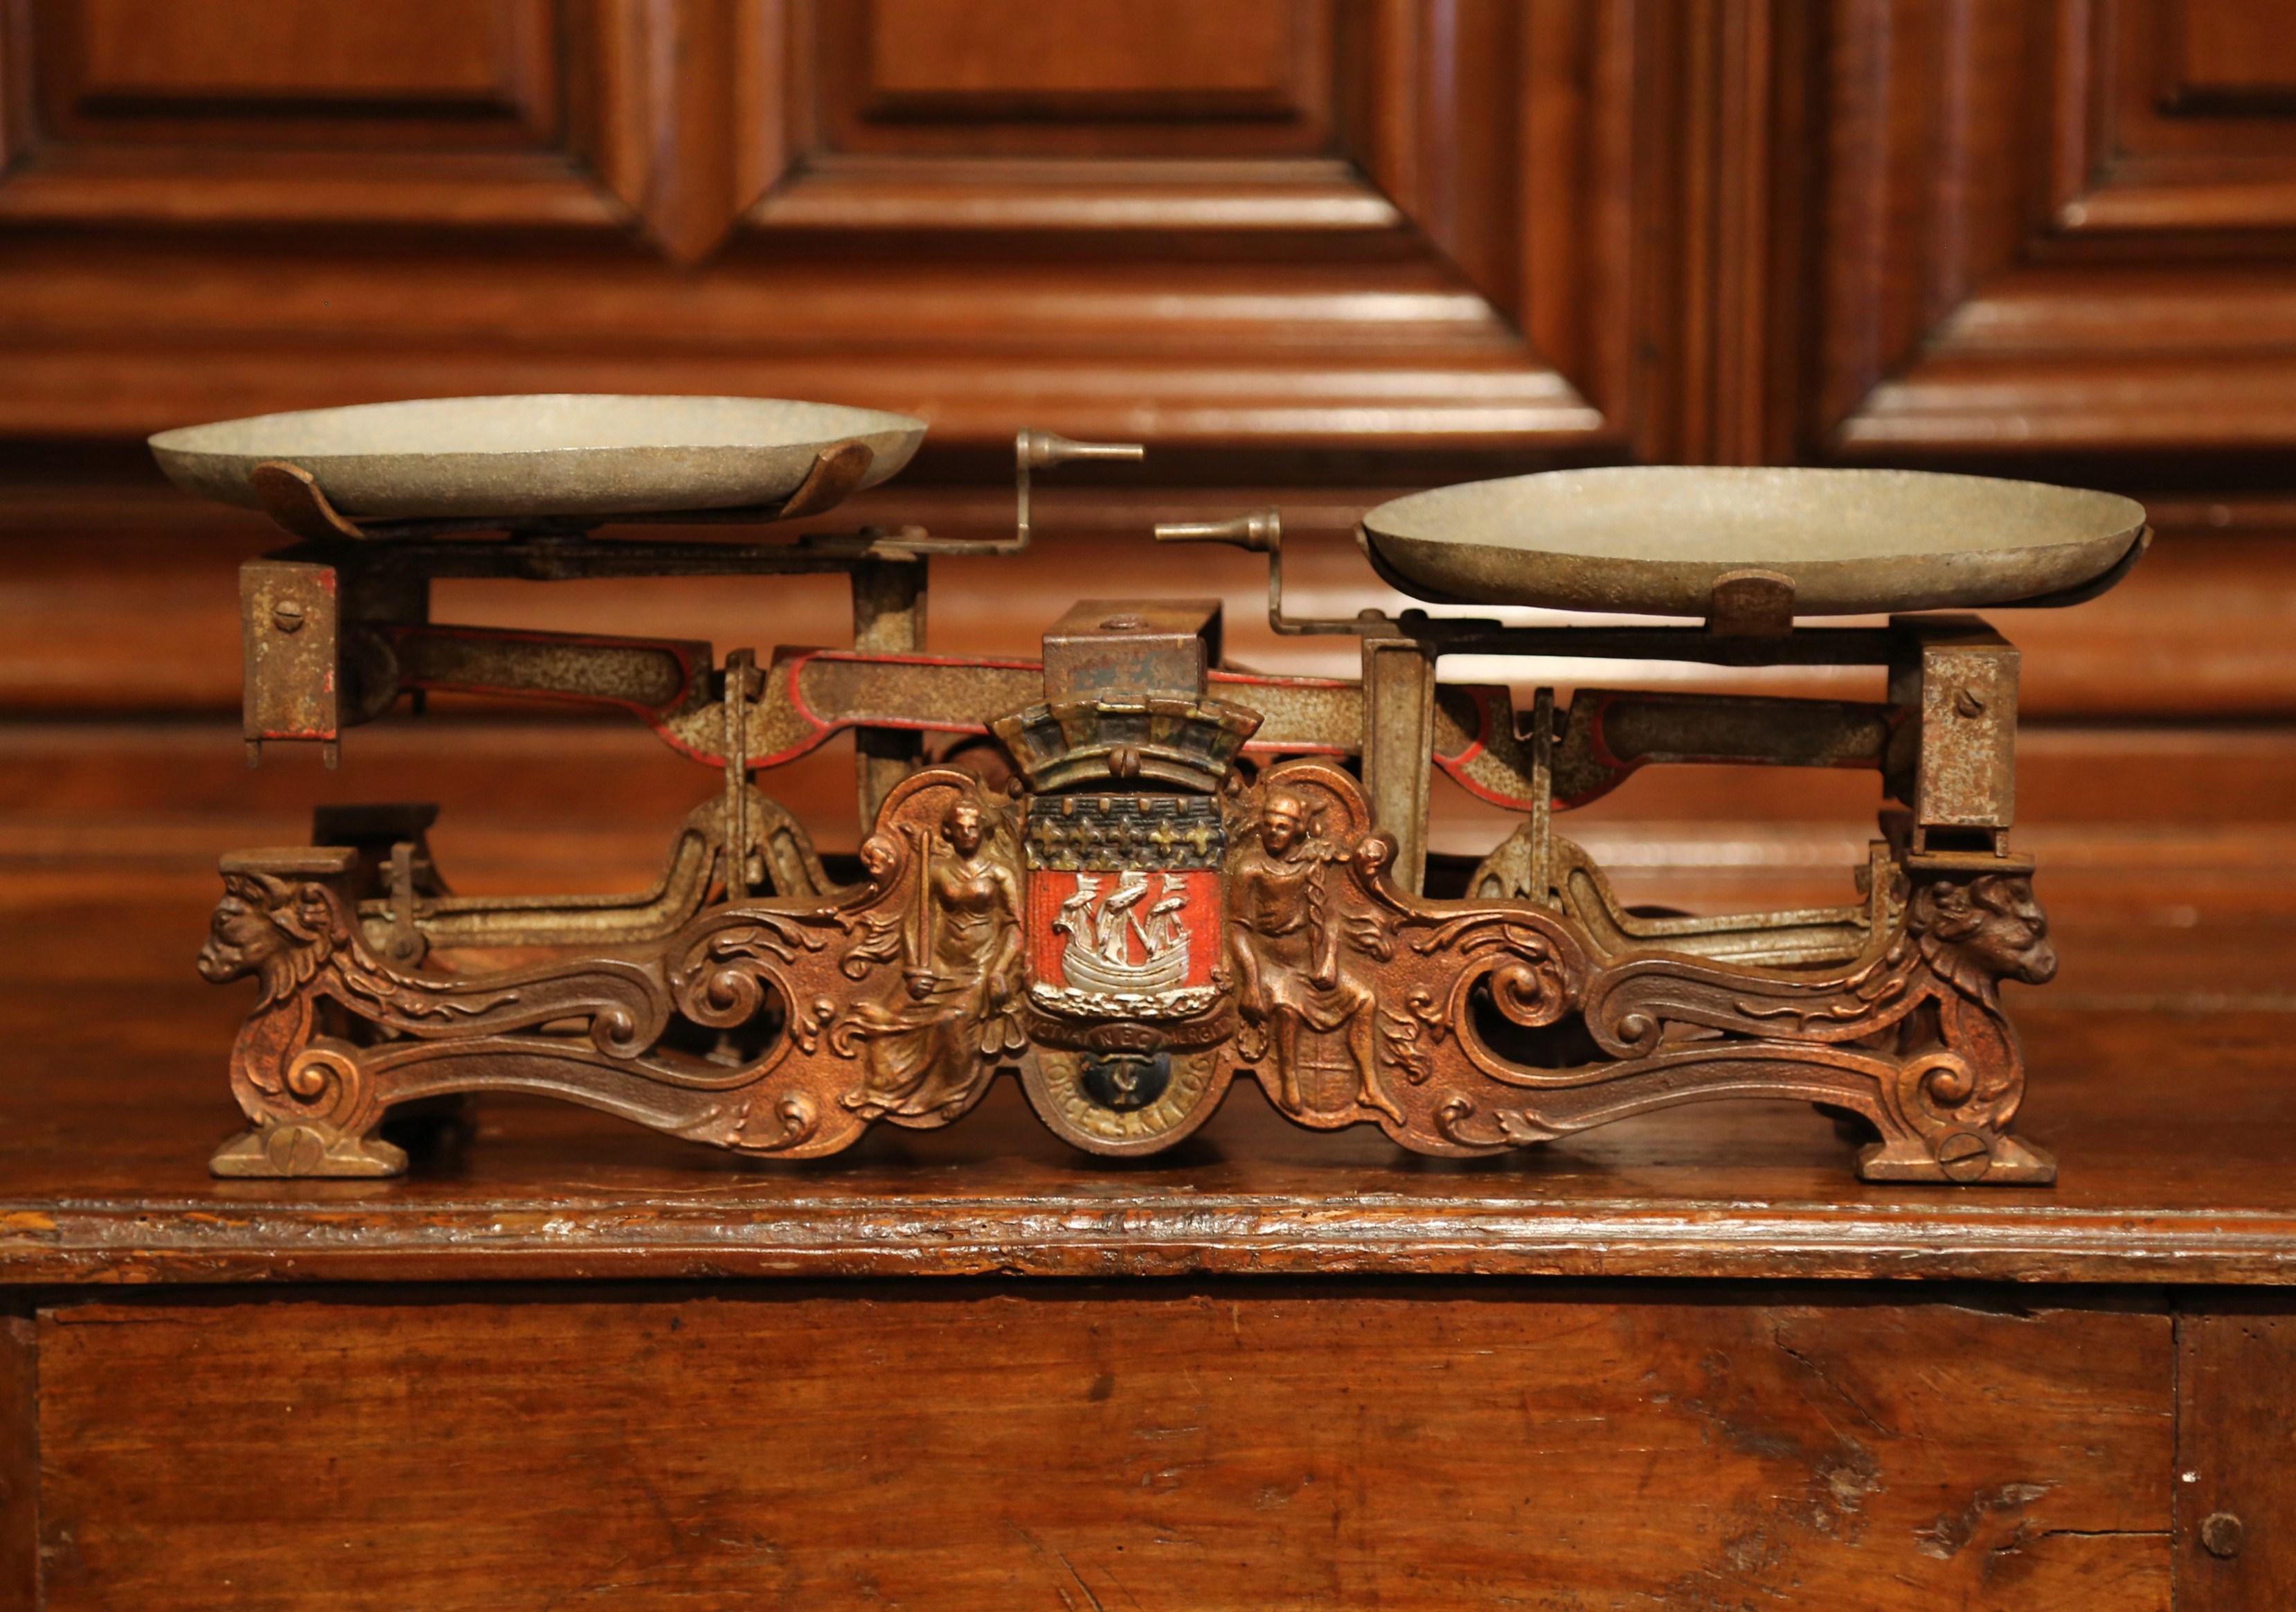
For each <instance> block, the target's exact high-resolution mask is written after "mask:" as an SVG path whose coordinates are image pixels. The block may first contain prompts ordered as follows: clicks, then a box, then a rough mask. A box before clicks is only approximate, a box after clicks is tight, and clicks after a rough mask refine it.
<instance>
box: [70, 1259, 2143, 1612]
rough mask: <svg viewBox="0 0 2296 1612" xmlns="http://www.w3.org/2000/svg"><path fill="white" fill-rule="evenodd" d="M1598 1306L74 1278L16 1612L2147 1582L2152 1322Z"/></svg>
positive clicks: (2138, 1589) (1964, 1307) (2105, 1600)
mask: <svg viewBox="0 0 2296 1612" xmlns="http://www.w3.org/2000/svg"><path fill="white" fill-rule="evenodd" d="M1636 1296H1637V1298H1638V1300H1639V1302H1632V1303H1622V1302H1621V1296H1620V1294H1619V1293H1618V1292H1616V1291H1615V1290H1606V1289H1595V1290H1583V1291H1570V1290H1557V1289H1555V1288H1554V1287H1538V1288H1524V1287H1517V1286H1513V1285H1490V1284H1484V1285H1480V1286H1478V1287H1475V1288H1473V1289H1472V1290H1466V1289H1461V1288H1457V1287H1441V1286H1424V1285H1414V1286H1411V1287H1408V1288H1397V1287H1392V1286H1390V1285H1369V1286H1366V1285H1362V1284H1347V1283H1321V1284H1317V1285H1316V1287H1315V1288H1314V1289H1313V1290H1312V1292H1311V1291H1309V1290H1306V1289H1300V1288H1290V1287H1281V1286H1276V1285H1271V1284H1267V1283H1248V1284H1234V1285H1229V1284H1221V1285H1216V1286H1211V1287H1189V1286H1182V1285H1174V1284H1161V1283H1150V1284H1140V1283H1127V1284H1125V1285H1123V1286H1122V1287H1114V1288H1095V1287H1079V1286H1076V1285H1071V1284H1052V1285H1036V1284H1031V1285H1029V1286H1028V1287H1025V1288H1017V1289H1016V1288H1013V1287H999V1286H994V1285H978V1284H955V1285H950V1286H946V1287H939V1286H937V1287H934V1288H933V1289H932V1290H931V1291H930V1292H926V1293H903V1294H898V1295H895V1294H891V1293H889V1292H887V1291H885V1290H882V1289H879V1290H874V1291H871V1290H860V1291H856V1290H852V1289H840V1290H823V1289H817V1288H808V1287H779V1288H775V1289H774V1290H773V1291H771V1292H761V1291H759V1290H758V1289H755V1288H748V1287H738V1288H732V1289H718V1290H716V1291H713V1292H712V1293H710V1294H709V1295H694V1294H683V1295H680V1294H675V1293H671V1294H660V1295H657V1294H654V1293H650V1292H648V1293H640V1294H637V1295H630V1296H626V1297H612V1298H610V1297H603V1296H601V1295H597V1294H595V1293H592V1294H585V1295H551V1296H548V1297H540V1298H536V1299H533V1300H531V1301H526V1302H504V1301H503V1300H502V1299H500V1298H498V1297H489V1298H486V1299H483V1300H480V1301H477V1302H471V1301H468V1300H464V1299H462V1298H460V1297H458V1296H457V1295H436V1296H434V1297H432V1298H430V1299H428V1300H425V1301H423V1302H417V1303H406V1304H373V1303H368V1302H364V1301H361V1300H357V1299H342V1298H329V1299H325V1300H322V1301H311V1302H301V1301H288V1302H271V1303H258V1304H226V1305H213V1304H180V1303H172V1302H158V1303H113V1302H100V1303H86V1304H66V1305H63V1306H61V1307H59V1308H56V1309H54V1310H52V1311H50V1312H46V1314H45V1316H44V1318H43V1326H42V1339H41V1343H42V1356H41V1369H42V1378H41V1400H42V1427H41V1434H42V1448H43V1450H44V1452H45V1455H44V1458H43V1465H44V1479H45V1510H44V1517H43V1537H44V1540H45V1544H46V1550H47V1593H48V1600H47V1605H48V1606H49V1607H50V1608H57V1609H61V1608H83V1607H86V1608H94V1607H117V1606H121V1605H134V1606H136V1607H138V1608H146V1609H149V1612H161V1609H163V1608H176V1607H184V1608H191V1607H201V1608H206V1607H212V1606H214V1605H217V1604H218V1603H219V1602H227V1603H228V1604H230V1605H232V1606H234V1607H241V1608H402V1607H410V1606H420V1607H423V1608H430V1609H432V1612H451V1609H453V1608H487V1609H488V1612H493V1609H495V1608H514V1607H537V1608H538V1607H545V1606H553V1607H564V1606H573V1605H582V1604H586V1603H589V1602H592V1601H597V1602H611V1601H617V1600H619V1601H624V1602H630V1603H643V1604H652V1605H668V1604H676V1605H678V1606H692V1607H695V1608H750V1607H758V1606H784V1605H785V1606H802V1607H825V1606H889V1607H890V1606H912V1607H924V1606H931V1607H937V1608H939V1607H947V1608H964V1607H981V1608H992V1607H993V1608H1012V1607H1035V1606H1043V1607H1056V1608H1057V1607H1069V1608H1208V1607H1223V1608H1245V1607H1251V1608H1259V1607H1363V1606H1372V1605H1377V1606H1382V1607H1394V1608H1406V1607H1428V1608H1436V1607H1442V1608H1453V1607H1462V1606H1491V1607H1503V1606H1525V1607H1540V1608H1586V1609H1587V1612H1592V1609H1593V1608H1629V1607H1642V1606H1652V1605H1656V1606H1665V1607H1673V1608H1735V1607H1741V1606H1746V1605H1774V1604H1776V1605H1785V1604H1791V1605H1797V1606H1856V1607H1858V1608H1874V1609H1876V1612H1880V1609H1882V1608H1924V1609H1926V1608H1936V1607H1939V1606H1964V1607H1972V1608H2008V1607H2075V1606H2079V1607H2087V1608H2095V1612H2113V1609H2118V1608H2132V1609H2134V1608H2145V1609H2146V1612H2152V1609H2153V1608H2162V1607H2165V1606H2166V1605H2167V1600H2168V1580H2169V1519H2168V1509H2169V1498H2168V1493H2167V1485H2166V1484H2165V1482H2164V1479H2165V1476H2166V1474H2167V1471H2168V1467H2169V1460H2170V1457H2171V1454H2172V1449H2173V1445H2172V1434H2171V1421H2170V1415H2169V1410H2170V1406H2169V1349H2170V1337H2169V1318H2168V1317H2167V1316H2166V1315H2165V1314H2162V1313H2159V1312H2153V1311H2150V1310H2145V1309H2136V1310H2123V1309H2114V1308H2111V1307H2106V1308H2102V1309H2099V1308H2081V1309H2060V1308H2055V1307H2054V1306H2050V1307H2042V1308H2038V1309H2030V1310H2027V1309H2019V1308H2005V1307H1998V1306H1994V1305H1990V1304H1982V1303H1980V1304H1923V1305H1919V1306H1911V1307H1909V1306H1905V1305H1900V1304H1864V1303H1853V1304H1840V1303H1835V1302H1830V1301H1832V1300H1833V1298H1835V1297H1836V1296H1838V1295H1824V1296H1825V1297H1826V1298H1827V1299H1828V1300H1829V1302H1827V1303H1826V1304H1825V1306H1824V1307H1823V1308H1819V1307H1814V1304H1813V1297H1812V1295H1808V1294H1798V1293H1795V1292H1793V1291H1792V1290H1784V1291H1776V1290H1774V1291H1771V1292H1769V1293H1767V1294H1765V1295H1763V1296H1762V1297H1761V1298H1760V1299H1759V1300H1758V1301H1754V1302H1745V1301H1743V1300H1734V1299H1732V1298H1729V1297H1718V1296H1715V1295H1706V1294H1702V1293H1698V1292H1681V1293H1676V1294H1673V1295H1667V1296H1663V1297H1661V1296H1657V1295H1647V1294H1644V1295H1636ZM162 1383H164V1384H166V1385H167V1386H166V1388H165V1390H164V1392H152V1391H147V1392H146V1393H143V1394H124V1393H123V1392H122V1391H121V1388H122V1385H124V1384H145V1385H152V1386H153V1388H154V1389H156V1387H157V1386H158V1385H160V1384H162ZM224 1475H228V1477H227V1481H218V1479H219V1478H223V1477H224Z"/></svg>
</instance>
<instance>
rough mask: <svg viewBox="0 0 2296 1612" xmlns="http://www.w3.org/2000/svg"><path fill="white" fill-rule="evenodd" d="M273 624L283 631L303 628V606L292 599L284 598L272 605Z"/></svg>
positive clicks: (297, 630)
mask: <svg viewBox="0 0 2296 1612" xmlns="http://www.w3.org/2000/svg"><path fill="white" fill-rule="evenodd" d="M271 624H272V625H273V626H274V627H276V628H277V629H279V630H280V631H282V632H300V631H302V630H303V607H302V606H301V605H298V604H297V603H295V601H294V600H292V599H282V600H280V601H279V603H277V604H276V605H273V606H272V607H271Z"/></svg>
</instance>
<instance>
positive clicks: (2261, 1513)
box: [2175, 1295, 2296, 1612]
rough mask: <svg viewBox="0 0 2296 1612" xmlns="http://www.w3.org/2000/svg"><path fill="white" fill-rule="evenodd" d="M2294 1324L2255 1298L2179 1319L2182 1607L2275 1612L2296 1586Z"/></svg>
mask: <svg viewBox="0 0 2296 1612" xmlns="http://www.w3.org/2000/svg"><path fill="white" fill-rule="evenodd" d="M2292 1369H2296V1316H2291V1315H2289V1314H2286V1313H2284V1312H2281V1313H2276V1312H2275V1311H2274V1310H2273V1309H2270V1308H2267V1307H2266V1306H2264V1305H2261V1304H2256V1303H2254V1302H2253V1301H2252V1300H2251V1299H2250V1298H2249V1297H2248V1296H2246V1295H2239V1296H2235V1297H2232V1298H2221V1297H2203V1298H2198V1299H2195V1300H2194V1301H2192V1302H2191V1303H2189V1304H2187V1305H2185V1307H2184V1308H2183V1310H2182V1311H2181V1312H2180V1313H2179V1314H2178V1315H2177V1483H2176V1485H2175V1494H2176V1505H2177V1516H2176V1526H2177V1603H2176V1604H2177V1608H2178V1612H2267V1608H2271V1609H2274V1612H2277V1608H2283V1607H2285V1606H2286V1605H2287V1604H2288V1598H2289V1594H2290V1586H2291V1585H2292V1584H2296V1439H2292V1437H2291V1435H2290V1429H2289V1421H2288V1385H2289V1382H2290V1379H2291V1372H2292Z"/></svg>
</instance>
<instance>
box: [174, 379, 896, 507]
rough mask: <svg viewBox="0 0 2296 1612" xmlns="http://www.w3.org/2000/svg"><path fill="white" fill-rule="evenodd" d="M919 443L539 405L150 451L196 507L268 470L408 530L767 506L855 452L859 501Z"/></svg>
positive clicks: (396, 416)
mask: <svg viewBox="0 0 2296 1612" xmlns="http://www.w3.org/2000/svg"><path fill="white" fill-rule="evenodd" d="M924 434H925V426H924V423H923V422H922V420H913V419H911V418H909V417H908V416H907V415H895V414H886V413H883V412H881V411H880V410H877V409H873V408H848V407H842V406H840V405H838V404H833V403H794V402H787V401H783V400H782V399H771V398H649V397H619V396H612V395H600V394H586V393H551V394H544V395H540V396H534V397H502V398H434V399H423V400H422V401H418V402H410V403H368V404H362V405H359V406H357V407H350V408H319V409H310V410H307V411H304V412H301V413H297V414H281V415H255V416H253V417H252V418H250V419H244V420H225V421H221V422H218V423H217V424H212V425H193V426H186V427H184V429H182V430H179V431H163V432H160V434H159V435H157V436H155V437H153V438H152V440H151V441H152V453H153V455H154V456H157V458H158V459H159V461H160V468H161V469H162V470H164V471H165V472H166V473H167V474H168V480H169V481H173V482H175V484H176V486H178V487H180V488H183V489H184V490H185V491H187V492H193V493H198V494H199V495H201V497H203V498H216V499H219V500H221V501H222V502H224V503H226V504H239V505H244V506H247V507H248V508H250V509H261V508H264V507H265V501H264V499H263V498H262V497H261V496H260V495H259V494H258V491H257V489H256V488H255V487H254V486H253V485H252V483H251V482H250V480H249V474H250V472H251V471H253V470H254V469H255V467H256V466H257V465H262V464H266V463H268V462H274V461H284V462H286V463H289V464H291V465H296V466H299V468H301V469H302V470H305V471H307V472H308V473H310V475H311V476H312V477H313V478H315V479H316V481H317V483H318V486H319V489H320V490H321V491H322V492H324V494H325V495H326V500H327V502H328V503H329V504H331V505H332V506H333V507H334V508H335V509H336V510H337V511H339V512H340V513H341V514H344V515H347V516H348V517H350V518H352V519H353V520H367V521H378V520H380V521H392V520H398V521H419V520H447V519H469V518H473V517H485V516H496V515H502V516H519V517H529V518H553V517H555V518H580V517H594V516H609V515H635V514H654V513H662V512H669V511H680V510H709V509H739V508H747V507H750V506H774V505H777V504H779V503H781V502H782V501H783V500H784V499H786V498H788V497H789V496H790V494H791V493H792V492H794V491H795V490H796V489H797V488H798V487H799V484H801V483H802V482H803V481H805V479H806V477H807V475H808V473H811V471H812V469H813V466H814V462H815V460H816V458H818V457H819V456H821V455H822V454H823V453H824V451H827V450H829V449H832V448H837V447H839V446H840V445H841V444H844V443H847V442H859V443H861V444H863V445H864V446H865V447H866V448H868V449H869V450H870V452H871V454H872V459H871V462H870V464H869V466H868V469H867V471H866V472H865V473H864V474H863V475H862V477H861V479H860V481H859V483H858V484H859V485H860V486H862V487H873V486H875V485H876V484H877V483H878V482H880V481H884V480H885V479H886V478H887V477H889V476H890V475H892V474H893V473H895V472H896V471H898V470H899V469H900V468H901V466H902V465H906V464H907V463H908V462H909V457H910V456H911V455H912V454H914V453H915V452H916V449H917V444H918V443H919V442H921V441H922V440H924Z"/></svg>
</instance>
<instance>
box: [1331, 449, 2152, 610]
mask: <svg viewBox="0 0 2296 1612" xmlns="http://www.w3.org/2000/svg"><path fill="white" fill-rule="evenodd" d="M2143 531H2144V506H2143V505H2141V504H2138V503H2137V502H2136V500H2134V499H2132V498H2121V497H2119V496H2118V495H2116V494H2112V493H2102V492H2084V491H2081V490H2079V489H2074V488H2066V487H2049V486H2045V485H2042V484H2040V483H2038V482H2033V481H1998V480H1996V479H1994V478H1992V477H1989V476H1960V475H1942V474H1938V473H1932V472H1926V471H1911V470H1800V469H1737V468H1704V467H1690V466H1666V465H1652V466H1630V467H1625V468H1619V469H1603V470H1562V471H1549V472H1546V473H1543V474H1539V475H1529V476H1513V477H1509V478H1506V479H1505V480H1502V481H1471V482H1466V483H1464V484H1462V485H1460V486H1456V487H1443V488H1438V489H1434V490H1433V491H1431V492H1422V493H1413V494H1411V495H1410V496H1409V497H1407V498H1396V499H1393V500H1391V501H1390V502H1389V503H1386V504H1382V505H1381V506H1379V507H1378V508H1377V509H1374V510H1373V511H1372V512H1371V513H1370V514H1367V515H1365V517H1364V518H1363V524H1362V528H1361V531H1360V537H1361V539H1362V541H1363V543H1364V547H1365V551H1366V552H1367V553H1368V554H1369V555H1371V557H1372V559H1373V561H1374V563H1375V564H1376V565H1377V566H1378V568H1379V570H1380V572H1381V573H1382V575H1383V576H1385V577H1386V578H1387V579H1388V580H1390V582H1392V583H1394V585H1395V586H1396V587H1398V588H1401V589H1402V590H1403V591H1405V592H1406V593H1408V594H1411V595H1412V596H1415V597H1417V598H1423V599H1428V600H1432V601H1437V602H1440V603H1445V604H1465V603H1472V604H1480V605H1546V606H1549V607H1552V608H1555V609H1562V610H1587V611H1605V612H1610V611H1615V612H1620V613H1633V614H1637V615H1676V616H1699V615H1704V614H1706V613H1708V610H1709V604H1710V599H1711V597H1712V595H1713V591H1714V586H1715V584H1716V583H1717V582H1718V581H1719V580H1722V579H1723V578H1725V577H1726V576H1729V575H1730V574H1731V573H1733V572H1748V571H1757V572H1773V573H1775V574H1777V575H1780V576H1784V577H1785V578H1788V579H1790V580H1792V584H1793V612H1794V613H1795V614H1797V615H1812V616H1816V615H1866V614H1870V613H1886V612H1891V611H1912V610H1942V609H1958V608H1970V607H1974V606H1979V605H2009V604H2015V603H2018V602H2020V601H2024V600H2034V601H2036V602H2038V600H2039V599H2040V598H2041V597H2043V596H2047V595H2051V594H2057V593H2062V592H2064V591H2066V590H2068V589H2073V588H2079V587H2080V586H2081V585H2083V584H2084V583H2088V582H2092V581H2095V580H2096V579H2098V578H2100V577H2102V576H2103V575H2104V574H2105V573H2107V572H2110V571H2112V568H2113V566H2114V565H2115V564H2116V563H2119V562H2120V560H2121V559H2122V558H2123V557H2124V556H2126V555H2128V552H2129V549H2130V547H2131V546H2132V545H2134V544H2135V543H2136V541H2137V540H2138V539H2139V537H2140V536H2141V535H2142V533H2143Z"/></svg>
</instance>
